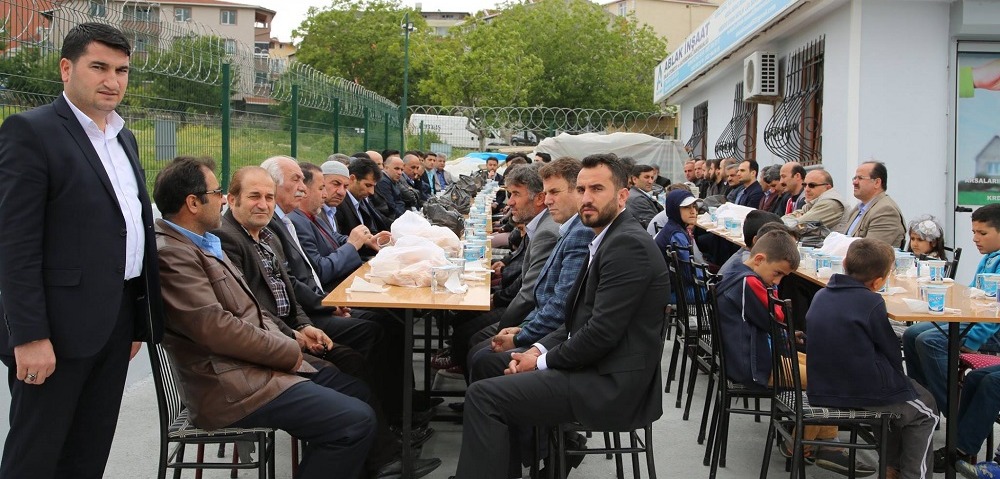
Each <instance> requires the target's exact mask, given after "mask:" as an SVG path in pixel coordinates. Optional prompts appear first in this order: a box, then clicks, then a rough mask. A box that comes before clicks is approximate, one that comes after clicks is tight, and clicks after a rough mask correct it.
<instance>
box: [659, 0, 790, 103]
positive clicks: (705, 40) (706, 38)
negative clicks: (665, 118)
mask: <svg viewBox="0 0 1000 479" xmlns="http://www.w3.org/2000/svg"><path fill="white" fill-rule="evenodd" d="M802 1H803V0H728V1H727V2H724V3H723V4H722V5H720V6H719V8H718V9H717V10H716V11H715V12H714V13H712V15H711V16H709V17H708V19H707V20H705V23H702V24H701V26H700V27H698V29H697V30H695V31H694V32H692V33H691V35H690V36H688V37H687V39H686V40H684V43H682V44H681V45H680V46H679V47H677V49H676V50H674V51H673V53H671V54H670V56H668V57H667V59H666V60H663V61H662V62H660V64H659V65H657V67H656V71H655V72H654V74H653V75H654V80H653V102H655V103H659V102H661V101H663V100H665V99H666V98H667V97H669V96H670V95H673V94H674V92H676V91H677V90H679V89H680V88H681V87H682V86H684V84H685V83H687V82H688V81H689V80H690V79H692V78H694V77H695V76H696V75H698V74H700V73H702V72H703V71H705V69H707V68H708V67H709V66H711V65H712V64H714V63H715V62H716V61H717V60H718V59H720V58H722V57H723V56H725V55H728V54H729V53H730V52H732V51H733V50H734V49H735V48H737V47H738V46H740V45H741V44H742V43H743V42H744V41H746V40H747V39H748V38H750V37H752V36H753V35H754V34H756V33H757V32H759V31H760V30H761V29H762V28H764V27H765V26H766V25H767V24H768V23H770V22H771V21H772V20H774V19H775V18H778V17H779V16H780V15H781V14H783V13H785V12H786V11H788V10H789V9H790V8H792V7H793V6H795V5H797V4H799V3H801V2H802Z"/></svg>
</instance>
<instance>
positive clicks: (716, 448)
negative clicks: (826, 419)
mask: <svg viewBox="0 0 1000 479" xmlns="http://www.w3.org/2000/svg"><path fill="white" fill-rule="evenodd" d="M709 298H710V299H711V305H712V306H711V307H712V309H711V311H712V314H711V315H709V317H708V319H709V325H710V326H711V334H712V338H713V342H712V344H713V348H712V351H713V353H714V355H715V363H716V370H715V374H712V375H709V385H710V387H711V385H712V384H713V383H716V384H718V386H717V387H716V389H715V408H714V409H712V408H709V401H710V399H711V398H712V390H711V389H709V393H708V394H707V395H706V398H705V409H704V411H703V412H702V418H701V423H702V432H701V433H699V442H701V437H702V436H703V435H704V428H705V424H706V421H707V418H708V414H709V412H710V411H711V414H712V424H711V426H710V427H709V429H708V443H707V444H706V445H705V458H704V460H703V463H704V465H706V466H710V469H709V473H708V477H709V479H714V478H715V476H716V474H717V473H718V470H719V467H720V466H721V467H726V449H727V447H728V445H729V418H730V415H732V414H744V415H753V416H755V417H757V418H759V417H760V416H766V415H768V414H769V413H768V412H767V411H761V410H759V408H758V409H750V408H749V407H748V406H746V405H744V407H742V408H739V407H734V406H733V401H734V400H738V399H743V400H744V404H746V403H747V402H748V401H749V400H750V399H753V400H754V401H755V402H757V401H760V400H761V399H770V398H771V396H772V391H771V389H770V388H748V387H746V386H744V385H742V384H738V383H735V382H733V381H731V380H729V379H728V376H727V373H726V351H725V348H724V337H723V336H722V335H721V334H720V331H721V325H720V323H719V317H718V314H716V313H715V311H717V310H718V307H719V301H718V295H717V291H716V285H715V284H710V285H709ZM758 404H759V403H758Z"/></svg>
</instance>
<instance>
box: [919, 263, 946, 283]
mask: <svg viewBox="0 0 1000 479" xmlns="http://www.w3.org/2000/svg"><path fill="white" fill-rule="evenodd" d="M924 263H925V264H926V265H927V268H928V271H929V272H930V274H929V276H930V278H931V282H934V283H940V282H941V281H944V265H945V261H944V260H940V259H929V260H927V261H924Z"/></svg>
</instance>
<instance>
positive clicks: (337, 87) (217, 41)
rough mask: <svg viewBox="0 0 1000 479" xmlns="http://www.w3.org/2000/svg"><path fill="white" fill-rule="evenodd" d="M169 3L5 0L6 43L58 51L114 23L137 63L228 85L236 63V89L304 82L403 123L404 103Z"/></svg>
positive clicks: (328, 96) (320, 106)
mask: <svg viewBox="0 0 1000 479" xmlns="http://www.w3.org/2000/svg"><path fill="white" fill-rule="evenodd" d="M166 10H167V9H164V8H161V5H160V4H159V3H156V2H150V1H147V0H125V1H121V2H116V1H113V0H112V1H109V0H99V1H91V0H68V1H49V0H0V15H2V17H0V34H2V36H0V40H3V44H2V45H0V51H3V55H4V56H10V55H14V54H17V53H18V52H20V51H22V50H26V49H37V50H39V51H40V52H41V53H42V54H53V53H55V52H57V51H58V49H59V47H60V42H61V41H62V38H63V37H64V36H65V34H66V33H67V32H68V31H69V30H70V29H71V28H72V27H73V26H75V25H78V24H80V23H84V22H99V23H106V24H109V25H112V26H115V27H117V28H119V29H121V30H122V31H123V32H124V33H125V34H126V36H127V37H128V38H129V40H130V41H131V42H132V43H133V49H134V53H133V55H132V59H131V60H132V68H133V70H134V71H137V72H140V73H149V74H154V75H163V76H166V77H170V78H176V79H181V80H189V81H193V82H197V83H201V84H206V85H213V86H221V84H222V64H224V63H228V64H230V65H231V71H232V72H233V75H234V78H235V80H234V81H233V83H232V91H233V93H234V97H261V98H264V99H269V100H272V101H274V102H289V101H290V100H291V97H292V93H291V89H292V85H298V86H299V104H300V106H302V107H306V108H313V109H317V110H322V111H327V112H332V111H334V107H335V105H334V99H335V98H336V99H339V107H340V114H341V115H344V116H348V117H354V118H363V117H364V114H365V110H366V109H367V110H368V112H369V115H372V117H373V118H377V119H378V121H384V116H385V115H384V114H385V113H391V114H390V117H394V118H395V120H394V121H395V126H396V127H398V125H399V119H398V115H399V107H398V106H397V105H396V104H395V103H393V102H391V101H389V100H388V99H387V98H385V97H383V96H381V95H378V94H377V93H375V92H372V91H370V90H367V89H365V88H364V87H362V86H360V85H358V84H356V83H354V82H351V81H348V80H345V79H343V78H338V77H334V76H330V75H327V74H325V73H323V72H320V71H318V70H316V69H315V68H313V67H311V66H309V65H306V64H303V63H300V62H297V61H295V60H289V59H286V58H271V57H269V56H268V54H267V53H266V52H262V50H261V49H260V48H258V47H257V46H256V45H249V44H247V43H246V42H243V41H240V40H239V39H231V38H226V36H225V35H224V34H222V33H220V32H219V31H218V30H216V29H215V28H213V27H212V26H210V25H206V24H203V23H199V22H193V21H175V19H174V12H173V11H166ZM181 44H182V47H181V48H178V45H181ZM57 60H58V57H56V58H55V59H53V60H50V61H57ZM49 80H50V81H52V82H56V83H57V82H58V78H52V79H49ZM0 86H3V85H0ZM214 100H215V99H214V98H213V99H205V100H204V101H205V102H207V103H213V102H214Z"/></svg>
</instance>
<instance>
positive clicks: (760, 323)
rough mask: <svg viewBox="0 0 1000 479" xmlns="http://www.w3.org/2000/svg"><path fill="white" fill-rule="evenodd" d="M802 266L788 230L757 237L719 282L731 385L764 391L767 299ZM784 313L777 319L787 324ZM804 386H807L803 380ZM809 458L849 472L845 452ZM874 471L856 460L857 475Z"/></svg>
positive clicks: (832, 430)
mask: <svg viewBox="0 0 1000 479" xmlns="http://www.w3.org/2000/svg"><path fill="white" fill-rule="evenodd" d="M798 267H799V252H798V249H796V246H795V240H794V239H793V238H792V236H791V235H789V234H788V233H787V232H785V231H780V230H779V231H771V232H769V233H766V234H763V235H758V236H757V238H756V239H755V240H754V244H753V247H752V248H751V249H750V254H749V257H748V258H747V259H746V261H744V262H742V263H736V264H735V265H733V266H732V267H731V268H730V270H729V272H728V273H727V274H726V275H725V276H723V277H722V279H721V280H720V281H719V286H718V287H717V289H716V294H717V295H718V300H719V308H718V310H717V314H718V315H719V322H720V326H721V327H720V328H719V329H720V330H721V331H720V332H721V334H722V336H723V337H722V347H723V348H724V350H725V353H726V375H727V376H729V379H730V380H731V381H733V382H736V383H739V384H742V385H744V386H747V387H750V388H766V387H768V385H769V384H770V378H771V346H770V343H769V342H768V335H767V332H768V329H769V328H770V323H769V321H770V312H769V311H768V299H767V297H768V296H774V297H776V294H775V293H776V292H775V288H776V287H777V285H778V283H779V282H780V281H781V279H782V278H784V277H785V276H788V275H789V274H791V273H792V271H795V269H796V268H798ZM781 313H782V311H781V310H778V318H779V320H781V321H783V320H784V318H783V317H782V314H781ZM799 364H800V367H799V370H800V371H805V355H804V354H801V353H800V354H799ZM802 383H803V385H806V384H808V381H807V380H806V378H805V377H803V378H802ZM802 437H803V438H804V439H807V440H812V439H823V440H832V439H834V438H836V437H837V427H836V426H806V428H805V430H804V431H803V435H802ZM779 450H780V452H781V454H782V455H783V456H785V457H790V456H791V451H790V448H788V447H787V446H784V445H783V446H782V447H781V448H780V449H779ZM805 460H806V462H807V463H808V464H812V463H814V462H815V463H816V464H817V465H819V466H820V467H822V468H824V469H828V470H831V471H834V472H837V473H841V474H846V473H847V471H848V470H849V466H850V463H849V456H847V454H846V453H845V450H844V449H842V448H832V447H824V448H820V449H819V450H818V451H816V452H815V453H814V451H812V449H811V448H806V455H805ZM874 472H875V469H874V468H873V467H872V466H871V465H870V464H867V463H866V462H864V461H861V460H860V459H859V460H858V461H857V466H856V473H857V475H858V477H864V476H867V475H871V474H873V473H874Z"/></svg>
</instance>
